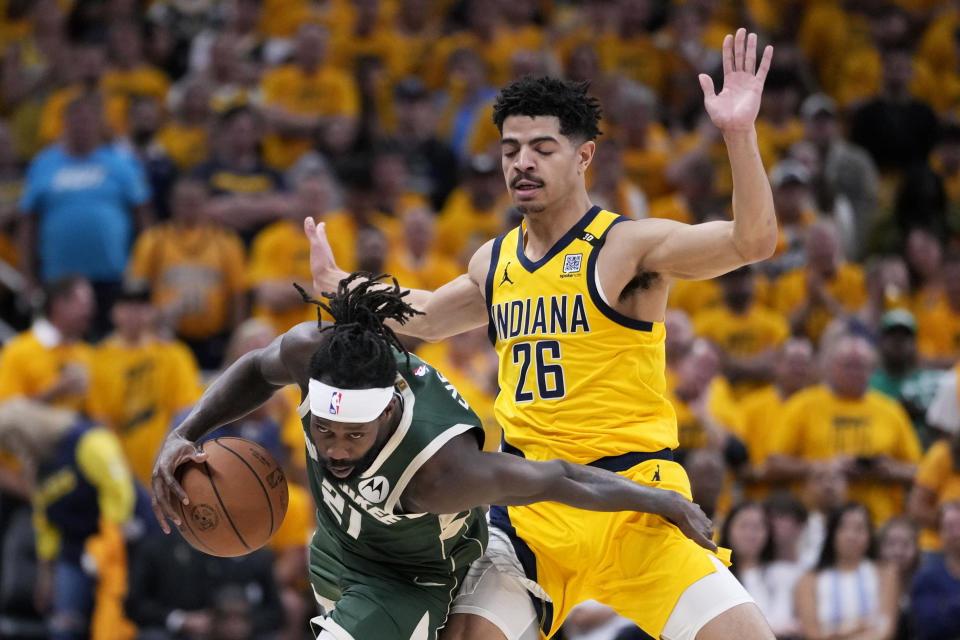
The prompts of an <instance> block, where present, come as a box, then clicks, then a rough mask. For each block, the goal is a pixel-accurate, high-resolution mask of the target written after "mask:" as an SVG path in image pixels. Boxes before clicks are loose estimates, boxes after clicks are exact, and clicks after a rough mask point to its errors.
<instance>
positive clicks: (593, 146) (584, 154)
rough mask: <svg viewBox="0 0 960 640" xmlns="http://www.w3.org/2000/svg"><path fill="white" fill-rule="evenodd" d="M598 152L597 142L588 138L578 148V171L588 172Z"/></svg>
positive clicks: (581, 172) (580, 172)
mask: <svg viewBox="0 0 960 640" xmlns="http://www.w3.org/2000/svg"><path fill="white" fill-rule="evenodd" d="M596 152H597V143H596V142H594V141H593V140H587V141H586V142H584V143H583V144H581V145H580V146H579V147H578V148H577V173H579V174H581V175H583V174H584V173H586V172H587V167H589V166H590V163H591V162H593V155H594V154H595V153H596Z"/></svg>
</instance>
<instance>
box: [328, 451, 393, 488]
mask: <svg viewBox="0 0 960 640" xmlns="http://www.w3.org/2000/svg"><path fill="white" fill-rule="evenodd" d="M382 449H383V443H380V444H379V445H374V446H372V447H370V451H367V452H366V453H365V454H364V455H363V456H361V457H359V458H356V459H354V460H333V459H328V458H323V457H321V458H320V462H321V463H322V465H323V475H324V477H325V478H326V479H327V480H329V481H330V482H333V483H337V482H350V481H352V480H355V479H356V478H357V477H358V476H359V475H360V474H362V473H363V472H364V471H366V470H367V469H369V468H370V465H371V464H373V461H374V460H376V458H377V456H378V455H380V451H381V450H382ZM331 462H334V463H337V464H338V465H342V466H352V467H353V470H351V471H350V475H348V476H346V477H344V478H340V477H337V476H335V475H334V474H333V473H331V472H330V469H329V468H328V466H327V465H328V464H330V463H331Z"/></svg>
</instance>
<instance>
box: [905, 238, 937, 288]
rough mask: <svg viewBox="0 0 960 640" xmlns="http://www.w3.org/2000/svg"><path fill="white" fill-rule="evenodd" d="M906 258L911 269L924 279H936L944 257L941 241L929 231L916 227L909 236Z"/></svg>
mask: <svg viewBox="0 0 960 640" xmlns="http://www.w3.org/2000/svg"><path fill="white" fill-rule="evenodd" d="M906 259H907V264H908V265H909V267H910V269H911V270H912V271H913V272H914V273H915V274H916V275H917V276H919V277H920V279H921V280H922V281H924V282H926V281H927V280H931V279H935V278H936V277H937V276H938V275H939V274H938V273H937V272H938V271H939V269H940V263H941V260H942V259H943V249H942V248H941V245H940V241H939V240H937V237H936V236H935V235H933V234H932V233H930V232H929V231H924V230H923V229H914V230H913V231H911V232H910V235H909V236H908V237H907V248H906Z"/></svg>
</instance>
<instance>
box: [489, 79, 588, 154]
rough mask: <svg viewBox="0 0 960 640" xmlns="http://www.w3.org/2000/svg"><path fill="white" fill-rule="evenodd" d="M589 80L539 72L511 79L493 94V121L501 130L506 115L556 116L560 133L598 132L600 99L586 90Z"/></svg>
mask: <svg viewBox="0 0 960 640" xmlns="http://www.w3.org/2000/svg"><path fill="white" fill-rule="evenodd" d="M588 87H589V84H588V83H586V82H572V81H568V80H561V79H559V78H552V77H550V76H541V77H539V78H535V77H532V76H524V77H522V78H520V79H519V80H514V81H513V82H511V83H510V84H508V85H507V86H505V87H504V88H503V89H501V90H500V93H499V95H497V101H496V103H495V104H494V105H493V123H494V124H495V125H497V129H499V130H500V133H503V121H504V120H506V119H507V118H508V117H510V116H530V117H536V116H556V117H557V118H558V119H559V120H560V133H561V134H562V135H565V136H567V137H568V138H574V139H577V140H582V141H587V140H596V139H597V136H599V135H600V133H601V132H600V127H599V124H600V116H601V110H600V101H599V100H597V99H596V98H594V97H593V96H591V95H589V94H588V93H587V89H588Z"/></svg>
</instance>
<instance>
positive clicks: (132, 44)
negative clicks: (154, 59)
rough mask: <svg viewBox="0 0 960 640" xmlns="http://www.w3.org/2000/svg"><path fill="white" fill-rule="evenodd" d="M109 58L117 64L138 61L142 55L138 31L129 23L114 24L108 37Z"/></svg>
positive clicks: (141, 43)
mask: <svg viewBox="0 0 960 640" xmlns="http://www.w3.org/2000/svg"><path fill="white" fill-rule="evenodd" d="M108 46H109V48H110V58H111V59H112V60H113V61H114V62H116V63H119V64H124V63H126V64H129V63H131V62H136V61H139V60H140V58H141V57H142V55H143V41H142V39H141V37H140V30H139V29H137V27H136V26H135V25H133V24H130V23H120V24H115V25H114V26H112V27H110V32H109V35H108Z"/></svg>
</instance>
